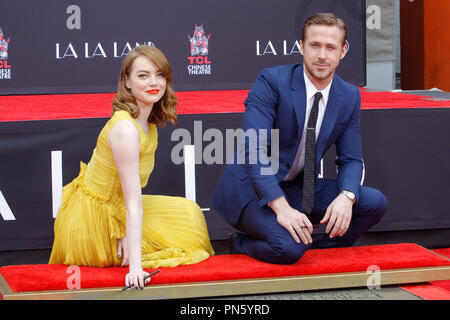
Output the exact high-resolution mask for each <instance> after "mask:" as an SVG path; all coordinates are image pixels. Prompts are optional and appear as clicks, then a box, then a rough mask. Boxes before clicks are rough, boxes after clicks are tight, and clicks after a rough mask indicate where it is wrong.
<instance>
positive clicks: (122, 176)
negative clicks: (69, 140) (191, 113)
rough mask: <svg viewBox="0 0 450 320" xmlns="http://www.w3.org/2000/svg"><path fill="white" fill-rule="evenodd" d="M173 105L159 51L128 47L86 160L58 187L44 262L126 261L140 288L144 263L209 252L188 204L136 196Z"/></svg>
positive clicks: (201, 224)
mask: <svg viewBox="0 0 450 320" xmlns="http://www.w3.org/2000/svg"><path fill="white" fill-rule="evenodd" d="M176 104H177V98H176V96H175V93H174V91H173V89H172V70H171V66H170V64H169V62H168V61H167V59H166V57H165V56H164V54H163V53H162V52H161V51H160V50H159V49H157V48H154V47H151V46H139V47H136V48H135V49H133V50H131V51H130V52H129V53H128V54H127V56H126V57H125V59H124V61H123V63H122V69H121V73H120V78H119V84H118V92H117V94H116V96H115V98H114V100H113V114H112V116H111V118H110V119H109V121H108V122H107V123H106V125H105V126H104V127H103V129H102V131H101V132H100V135H99V137H98V140H97V145H96V148H95V149H94V151H93V154H92V157H91V160H90V161H89V163H88V164H87V165H86V164H84V163H82V162H81V169H80V173H79V175H78V177H77V178H75V179H74V180H73V181H72V182H71V183H69V184H68V185H66V186H65V187H64V189H63V195H62V204H61V207H60V209H59V211H58V214H57V217H56V220H55V225H54V231H55V239H54V243H53V249H52V253H51V256H50V261H49V263H64V264H70V265H83V266H94V267H108V266H119V265H121V266H129V272H128V273H127V275H126V277H125V285H126V286H128V285H130V284H133V285H134V286H135V287H138V288H143V287H144V281H143V278H144V277H145V276H146V275H147V274H148V273H147V272H145V271H143V268H158V267H174V266H177V265H182V264H194V263H197V262H200V261H202V260H205V259H207V258H208V257H210V256H211V255H213V254H214V251H213V248H212V246H211V243H210V239H209V235H208V230H207V226H206V222H205V218H204V216H203V213H202V211H201V210H200V208H199V206H198V205H197V204H196V203H195V202H193V201H190V200H188V199H185V198H182V197H169V196H157V195H142V188H143V187H145V186H146V185H147V182H148V178H149V176H150V173H151V172H152V170H153V167H154V154H155V150H156V146H157V126H163V125H164V124H165V123H166V122H167V121H170V122H172V123H176V122H177V114H176V108H175V107H176ZM146 283H147V282H146Z"/></svg>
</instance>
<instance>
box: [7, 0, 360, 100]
mask: <svg viewBox="0 0 450 320" xmlns="http://www.w3.org/2000/svg"><path fill="white" fill-rule="evenodd" d="M330 11H331V12H334V13H335V14H336V15H337V16H339V17H341V18H343V19H344V20H345V21H346V23H347V25H348V44H349V47H350V51H349V53H348V55H347V57H346V58H345V59H344V60H343V61H342V64H341V66H340V67H339V70H338V73H339V74H340V75H341V76H342V77H343V78H344V79H346V80H347V81H349V82H351V83H353V84H355V85H358V86H363V85H365V82H366V73H365V60H366V54H365V52H366V49H365V30H366V25H365V24H366V21H365V11H366V8H365V1H363V0H353V1H349V0H342V1H337V0H321V1H309V0H303V1H302V0H297V1H276V0H259V1H255V0H239V1H238V0H231V1H208V0H164V1H163V0H159V1H140V0H130V1H126V2H124V1H119V0H108V1H106V0H102V1H87V0H75V1H66V0H39V1H24V0H17V1H4V2H2V4H1V5H0V94H3V95H5V94H43V93H88V92H114V91H115V90H116V85H117V78H118V74H119V70H120V64H121V61H122V59H123V57H124V56H125V55H126V54H127V52H128V51H130V50H131V49H132V48H133V47H135V46H137V45H143V44H147V45H152V46H156V47H158V48H160V49H161V50H162V51H163V52H164V53H165V54H166V55H167V57H168V59H169V61H170V62H171V64H172V66H173V70H174V79H175V80H174V86H175V90H177V91H191V90H226V89H249V88H250V87H251V85H252V83H253V82H254V80H255V78H256V76H257V74H258V73H259V72H260V70H261V69H262V68H264V67H270V66H274V65H278V64H291V63H295V62H298V61H301V54H300V50H299V41H298V40H299V39H300V37H301V28H302V26H303V22H304V20H305V19H306V18H307V17H308V16H310V15H311V14H313V13H315V12H330Z"/></svg>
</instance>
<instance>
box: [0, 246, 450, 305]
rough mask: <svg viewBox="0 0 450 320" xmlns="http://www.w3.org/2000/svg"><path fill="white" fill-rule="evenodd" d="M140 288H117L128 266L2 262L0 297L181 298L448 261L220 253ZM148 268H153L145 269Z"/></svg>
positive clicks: (377, 278) (388, 273)
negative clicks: (271, 258)
mask: <svg viewBox="0 0 450 320" xmlns="http://www.w3.org/2000/svg"><path fill="white" fill-rule="evenodd" d="M158 270H160V272H159V273H157V274H155V275H154V276H153V277H152V279H151V283H150V284H149V285H147V286H146V287H145V288H144V289H143V290H133V289H129V290H126V291H124V292H122V293H120V292H119V291H120V290H121V289H122V288H123V286H124V279H125V275H126V273H127V272H128V268H127V267H123V268H122V267H109V268H94V267H84V266H67V265H62V264H57V265H48V264H47V265H44V264H40V265H16V266H4V267H1V268H0V298H1V299H5V300H7V299H8V300H9V299H46V300H50V299H58V300H64V299H72V300H77V299H83V300H84V299H92V300H98V299H108V300H114V299H179V298H200V297H222V296H236V295H254V294H267V293H282V292H299V291H307V290H322V289H337V288H355V287H368V288H379V287H381V286H384V285H400V284H407V283H421V282H428V281H438V280H450V259H448V258H446V257H444V256H441V255H439V254H437V253H435V252H433V251H430V250H428V249H426V248H424V247H421V246H419V245H417V244H413V243H400V244H388V245H373V246H362V247H349V248H333V249H321V250H320V249H315V250H309V251H307V252H306V253H305V254H304V256H303V257H302V258H301V259H300V260H299V261H298V262H297V263H295V264H292V265H277V264H270V263H264V262H261V261H257V260H255V259H253V258H250V257H248V256H246V255H217V256H213V257H211V258H209V259H207V260H205V261H202V262H200V263H197V264H194V265H185V266H177V267H174V268H166V267H161V268H159V269H158ZM146 271H148V272H152V271H155V270H154V269H146Z"/></svg>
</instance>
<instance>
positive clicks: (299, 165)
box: [284, 71, 333, 181]
mask: <svg viewBox="0 0 450 320" xmlns="http://www.w3.org/2000/svg"><path fill="white" fill-rule="evenodd" d="M303 78H304V79H305V87H306V112H305V124H304V127H303V134H302V139H301V141H300V145H299V147H298V150H297V154H296V156H295V160H294V163H293V164H292V167H291V169H290V170H289V172H288V173H287V175H286V177H284V180H285V181H290V180H293V179H294V178H295V177H296V176H297V174H298V173H299V172H300V171H302V170H303V167H304V165H305V140H306V124H307V123H308V119H309V114H310V113H311V109H312V105H313V102H314V95H315V94H316V92H318V91H320V90H317V89H316V88H315V87H314V85H313V84H312V82H311V81H310V80H309V78H308V76H307V75H306V73H305V71H303ZM332 83H333V80H331V82H330V84H329V85H328V86H327V87H326V88H325V89H323V90H321V91H320V92H321V93H322V98H321V99H320V101H319V115H318V116H317V123H316V141H317V137H318V136H319V133H320V128H321V127H322V121H323V116H324V114H325V110H326V107H327V102H328V96H329V94H330V88H331V84H332Z"/></svg>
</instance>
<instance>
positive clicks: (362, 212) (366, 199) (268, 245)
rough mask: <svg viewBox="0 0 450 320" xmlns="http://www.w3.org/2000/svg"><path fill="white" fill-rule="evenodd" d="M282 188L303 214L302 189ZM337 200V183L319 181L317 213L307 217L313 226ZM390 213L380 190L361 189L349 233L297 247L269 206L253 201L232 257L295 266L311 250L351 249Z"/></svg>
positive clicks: (245, 213) (245, 212)
mask: <svg viewBox="0 0 450 320" xmlns="http://www.w3.org/2000/svg"><path fill="white" fill-rule="evenodd" d="M280 185H281V187H282V189H283V191H284V194H285V197H286V199H287V200H288V202H289V204H290V205H291V206H292V207H293V208H295V209H297V210H299V211H300V212H303V210H302V186H301V184H299V183H298V182H297V183H289V182H287V183H284V182H282V183H281V184H280ZM337 196H338V188H337V185H336V181H335V180H328V179H318V181H317V183H316V190H315V201H314V210H313V212H312V213H311V214H310V215H308V218H309V220H310V221H311V223H312V224H318V223H319V222H320V221H321V220H322V218H323V217H324V215H325V212H326V209H327V207H328V205H329V204H330V203H331V202H332V201H333V200H334V199H335V198H336V197H337ZM386 209H387V200H386V197H385V196H384V195H383V194H382V193H381V192H380V191H378V190H377V189H373V188H370V187H366V186H360V196H359V200H358V202H357V203H356V204H355V205H354V206H353V214H352V220H351V223H350V226H349V228H348V230H347V232H346V233H345V234H344V235H343V236H341V237H334V238H330V237H329V235H328V234H325V235H323V237H321V238H319V239H316V240H314V241H313V243H312V244H308V245H305V244H303V243H302V242H300V243H296V242H295V241H294V239H293V238H292V236H291V234H290V233H289V232H288V231H287V230H286V229H285V228H284V227H283V226H281V225H280V224H279V223H278V222H277V218H276V214H275V212H274V211H273V210H272V209H270V208H269V207H268V206H267V205H265V206H262V207H261V206H260V205H258V201H257V199H254V200H252V201H251V202H250V203H249V204H248V205H247V206H246V207H245V208H244V210H243V212H242V213H241V216H240V219H239V221H238V223H237V225H236V226H235V227H236V228H237V229H238V230H240V231H242V232H243V233H244V234H240V235H239V236H238V237H237V238H236V241H235V242H234V244H233V249H232V253H241V254H246V255H248V256H251V257H253V258H255V259H258V260H261V261H265V262H269V263H276V264H292V263H295V262H296V261H298V260H299V259H300V258H301V257H302V256H303V254H304V253H305V252H306V251H307V250H308V249H312V248H314V249H316V248H317V249H318V248H337V247H347V246H351V245H352V244H353V243H354V242H355V241H356V240H357V239H358V238H359V237H360V236H361V235H362V234H363V233H365V232H366V231H368V230H369V229H370V228H371V227H372V226H373V225H375V224H377V223H378V222H379V221H380V220H381V218H382V217H383V215H384V213H385V212H386Z"/></svg>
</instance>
